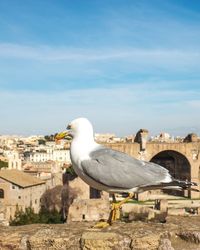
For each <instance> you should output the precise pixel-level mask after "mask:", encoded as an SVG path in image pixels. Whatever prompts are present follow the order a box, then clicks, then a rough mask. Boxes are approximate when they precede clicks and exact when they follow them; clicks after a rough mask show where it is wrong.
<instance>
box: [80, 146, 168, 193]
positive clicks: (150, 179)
mask: <svg viewBox="0 0 200 250" xmlns="http://www.w3.org/2000/svg"><path fill="white" fill-rule="evenodd" d="M90 157H91V159H90V160H84V161H82V162H81V166H82V169H83V171H84V172H85V174H86V175H88V176H90V177H91V178H92V179H94V180H95V181H97V182H99V183H102V184H104V185H106V186H109V187H116V188H124V189H131V188H134V187H141V186H150V185H157V184H160V183H162V181H164V179H165V178H166V177H167V176H168V175H169V172H168V170H167V169H165V168H163V167H161V166H160V165H157V164H155V163H152V162H145V161H139V160H137V159H135V158H133V157H131V156H128V155H127V154H124V153H122V152H119V151H116V150H112V149H109V148H105V147H101V148H99V149H98V150H96V151H93V152H91V153H90Z"/></svg>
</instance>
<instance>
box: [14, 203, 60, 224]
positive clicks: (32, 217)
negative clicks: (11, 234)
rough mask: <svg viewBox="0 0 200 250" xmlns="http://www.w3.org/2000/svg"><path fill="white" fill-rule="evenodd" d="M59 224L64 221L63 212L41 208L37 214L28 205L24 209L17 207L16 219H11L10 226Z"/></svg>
mask: <svg viewBox="0 0 200 250" xmlns="http://www.w3.org/2000/svg"><path fill="white" fill-rule="evenodd" d="M36 223H41V224H58V223H63V220H62V216H61V214H60V213H59V212H58V211H56V210H53V211H48V210H46V209H41V210H40V212H39V214H36V213H35V212H34V210H33V208H32V207H28V208H26V209H25V211H23V210H22V209H19V208H18V206H17V208H16V212H15V217H14V219H11V220H10V226H20V225H28V224H36Z"/></svg>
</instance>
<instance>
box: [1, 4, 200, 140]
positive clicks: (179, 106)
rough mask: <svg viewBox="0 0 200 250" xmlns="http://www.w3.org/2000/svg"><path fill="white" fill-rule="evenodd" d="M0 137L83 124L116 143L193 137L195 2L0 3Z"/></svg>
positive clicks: (198, 90) (198, 95) (199, 46)
mask: <svg viewBox="0 0 200 250" xmlns="http://www.w3.org/2000/svg"><path fill="white" fill-rule="evenodd" d="M0 31H1V32H0V107H1V108H0V117H1V122H0V134H25V135H29V134H49V133H55V132H57V131H59V130H62V129H65V127H66V124H67V123H68V122H69V121H71V120H72V119H74V118H77V117H87V118H88V119H89V120H91V122H92V123H93V124H94V127H95V131H96V132H100V133H104V132H114V133H116V134H117V135H119V136H123V135H128V134H133V133H136V132H137V130H138V129H140V128H147V129H149V130H150V133H151V134H152V135H154V134H158V133H159V132H162V131H166V132H169V133H171V134H173V135H178V134H180V135H185V134H187V133H189V132H196V133H199V134H200V121H199V117H198V116H199V114H200V3H199V1H197V0H191V1H186V0H185V1H184V0H180V1H178V0H170V1H169V0H166V1H162V0H151V1H148V0H123V1H122V0H106V1H102V0H98V1H97V0H84V1H83V0H73V1H72V0H70V1H69V0H65V1H64V0H59V1H55V0H40V1H39V0H35V1H31V0H26V1H25V0H19V1H15V0H13V1H11V0H2V1H0Z"/></svg>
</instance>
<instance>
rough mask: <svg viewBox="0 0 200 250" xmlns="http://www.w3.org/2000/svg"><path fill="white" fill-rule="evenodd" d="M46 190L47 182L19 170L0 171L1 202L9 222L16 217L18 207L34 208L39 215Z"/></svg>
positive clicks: (23, 208)
mask: <svg viewBox="0 0 200 250" xmlns="http://www.w3.org/2000/svg"><path fill="white" fill-rule="evenodd" d="M45 190H46V185H45V182H44V181H42V180H40V179H38V178H35V177H32V176H30V175H29V174H26V173H23V172H22V171H19V170H15V169H12V170H7V169H6V170H5V169H4V170H0V202H1V204H2V205H3V207H4V208H5V211H6V212H5V217H6V219H7V221H9V220H10V218H11V217H12V218H13V217H14V215H15V211H16V208H17V206H18V207H19V209H22V210H25V208H26V207H30V206H31V207H32V208H33V209H34V211H35V212H36V213H37V212H39V209H40V198H41V196H42V194H43V193H44V192H45Z"/></svg>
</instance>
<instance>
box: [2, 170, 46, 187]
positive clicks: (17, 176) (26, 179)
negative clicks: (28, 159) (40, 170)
mask: <svg viewBox="0 0 200 250" xmlns="http://www.w3.org/2000/svg"><path fill="white" fill-rule="evenodd" d="M0 178H2V179H4V180H7V181H9V182H11V183H13V184H16V185H18V186H20V187H23V188H26V187H30V186H36V185H40V184H44V183H45V182H44V181H42V180H40V179H39V178H36V177H33V176H31V175H29V174H26V173H24V172H22V171H19V170H16V169H2V170H0Z"/></svg>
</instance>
